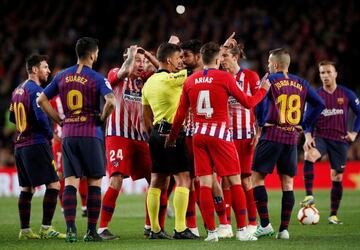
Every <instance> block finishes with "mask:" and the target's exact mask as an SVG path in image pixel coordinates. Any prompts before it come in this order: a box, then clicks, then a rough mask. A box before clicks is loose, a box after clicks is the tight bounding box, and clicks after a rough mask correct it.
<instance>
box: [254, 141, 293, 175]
mask: <svg viewBox="0 0 360 250" xmlns="http://www.w3.org/2000/svg"><path fill="white" fill-rule="evenodd" d="M275 164H276V169H277V172H278V174H284V175H288V176H291V177H293V176H295V175H296V173H297V145H288V144H283V143H278V142H273V141H267V140H260V141H259V143H258V145H257V146H256V149H255V154H254V160H253V165H252V170H253V171H256V172H259V173H263V174H271V173H272V172H273V170H274V167H275Z"/></svg>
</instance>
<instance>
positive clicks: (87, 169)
mask: <svg viewBox="0 0 360 250" xmlns="http://www.w3.org/2000/svg"><path fill="white" fill-rule="evenodd" d="M62 161H63V167H64V177H65V178H66V177H70V176H75V177H76V178H80V177H82V176H87V177H90V178H100V177H102V176H105V174H106V172H105V170H106V160H105V145H104V141H102V140H100V139H99V138H96V137H66V138H64V139H63V142H62Z"/></svg>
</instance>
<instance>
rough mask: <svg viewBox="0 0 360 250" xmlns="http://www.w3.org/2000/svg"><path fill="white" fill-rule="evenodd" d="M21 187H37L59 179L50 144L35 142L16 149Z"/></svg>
mask: <svg viewBox="0 0 360 250" xmlns="http://www.w3.org/2000/svg"><path fill="white" fill-rule="evenodd" d="M15 160H16V168H17V172H18V179H19V185H20V187H37V186H40V185H43V184H45V185H48V184H50V183H53V182H56V181H58V180H59V178H58V176H57V173H56V171H55V168H56V166H55V161H54V157H53V154H52V152H51V148H50V145H49V144H34V145H30V146H25V147H21V148H17V149H15Z"/></svg>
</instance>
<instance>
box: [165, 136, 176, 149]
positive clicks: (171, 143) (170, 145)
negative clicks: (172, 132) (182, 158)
mask: <svg viewBox="0 0 360 250" xmlns="http://www.w3.org/2000/svg"><path fill="white" fill-rule="evenodd" d="M164 147H165V148H175V147H176V140H170V136H169V135H167V136H166V139H165V145H164Z"/></svg>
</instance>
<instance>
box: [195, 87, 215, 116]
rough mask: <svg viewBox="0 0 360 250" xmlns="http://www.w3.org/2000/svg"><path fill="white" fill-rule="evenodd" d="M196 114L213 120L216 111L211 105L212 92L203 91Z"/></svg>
mask: <svg viewBox="0 0 360 250" xmlns="http://www.w3.org/2000/svg"><path fill="white" fill-rule="evenodd" d="M196 112H197V114H198V115H205V118H211V116H212V114H213V113H214V109H213V108H212V107H211V103H210V91H209V90H201V91H200V92H199V95H198V99H197V104H196Z"/></svg>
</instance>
